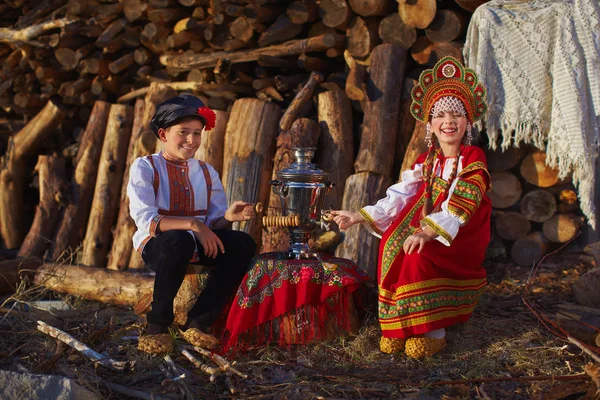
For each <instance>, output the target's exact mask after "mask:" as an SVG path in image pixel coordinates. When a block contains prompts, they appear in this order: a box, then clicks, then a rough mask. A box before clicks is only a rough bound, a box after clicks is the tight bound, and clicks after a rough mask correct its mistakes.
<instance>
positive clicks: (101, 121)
mask: <svg viewBox="0 0 600 400" xmlns="http://www.w3.org/2000/svg"><path fill="white" fill-rule="evenodd" d="M109 111H110V104H109V103H106V102H104V101H97V102H96V103H95V104H94V108H93V109H92V113H91V114H90V118H89V120H88V124H87V127H86V129H85V132H84V133H83V137H82V139H81V144H80V145H79V151H78V152H77V158H76V160H75V172H74V173H73V178H72V181H71V187H70V192H71V193H70V198H69V204H68V205H67V207H66V209H65V211H64V214H63V215H62V217H61V220H60V223H59V226H58V229H57V231H56V235H55V239H54V245H53V246H51V248H50V250H49V257H48V258H49V259H51V260H54V261H58V260H59V259H61V258H70V255H71V252H72V250H74V249H75V248H77V247H78V246H79V245H80V243H81V242H82V240H83V238H84V237H85V229H86V226H87V220H88V217H89V214H90V208H91V206H92V198H93V194H94V186H95V185H96V176H97V174H98V161H99V160H100V152H101V150H102V143H103V142H104V136H105V133H106V125H107V123H108V114H109Z"/></svg>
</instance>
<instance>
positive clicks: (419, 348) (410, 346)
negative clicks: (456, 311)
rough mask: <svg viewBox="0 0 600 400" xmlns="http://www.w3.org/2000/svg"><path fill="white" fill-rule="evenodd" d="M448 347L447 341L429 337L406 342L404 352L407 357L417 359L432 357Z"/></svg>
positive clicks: (411, 339) (414, 338) (413, 338)
mask: <svg viewBox="0 0 600 400" xmlns="http://www.w3.org/2000/svg"><path fill="white" fill-rule="evenodd" d="M445 347H446V339H445V338H442V339H436V338H429V337H412V338H409V339H407V340H406V346H405V349H404V352H405V353H406V355H407V356H409V357H411V358H416V359H422V358H425V357H431V356H432V355H434V354H435V353H438V352H440V351H442V350H443V349H444V348H445Z"/></svg>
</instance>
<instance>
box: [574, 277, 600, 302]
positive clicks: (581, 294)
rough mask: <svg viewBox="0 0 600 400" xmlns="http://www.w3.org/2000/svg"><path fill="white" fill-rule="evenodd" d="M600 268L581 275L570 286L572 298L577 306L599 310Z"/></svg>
mask: <svg viewBox="0 0 600 400" xmlns="http://www.w3.org/2000/svg"><path fill="white" fill-rule="evenodd" d="M599 287H600V268H594V269H592V270H591V271H588V272H586V273H585V274H583V275H581V276H580V277H579V278H578V279H577V280H576V281H575V282H574V283H573V285H572V289H573V296H574V297H575V301H576V302H577V304H581V305H582V306H586V307H593V308H595V309H600V291H599V290H598V288H599Z"/></svg>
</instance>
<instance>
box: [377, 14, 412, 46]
mask: <svg viewBox="0 0 600 400" xmlns="http://www.w3.org/2000/svg"><path fill="white" fill-rule="evenodd" d="M379 37H380V38H381V40H383V43H392V44H397V45H399V46H400V47H402V48H403V49H410V47H411V46H412V45H413V43H415V40H417V31H416V30H415V28H413V27H412V26H408V25H406V24H405V23H404V21H402V19H401V18H400V15H399V14H398V13H393V14H390V15H388V16H387V17H385V18H384V19H382V20H381V22H380V23H379Z"/></svg>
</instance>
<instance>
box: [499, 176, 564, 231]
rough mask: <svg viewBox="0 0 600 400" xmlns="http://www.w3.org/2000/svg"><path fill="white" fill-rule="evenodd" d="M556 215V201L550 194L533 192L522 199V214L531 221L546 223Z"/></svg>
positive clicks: (540, 191)
mask: <svg viewBox="0 0 600 400" xmlns="http://www.w3.org/2000/svg"><path fill="white" fill-rule="evenodd" d="M493 184H494V183H493V182H492V185H493ZM492 187H493V186H492ZM555 213H556V200H555V199H554V196H553V195H552V194H551V193H550V192H547V191H545V190H533V191H531V192H529V193H527V194H526V195H525V196H523V198H522V199H521V214H523V215H524V216H525V218H527V219H528V220H530V221H534V222H545V221H547V220H549V219H550V218H552V216H553V215H554V214H555Z"/></svg>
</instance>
